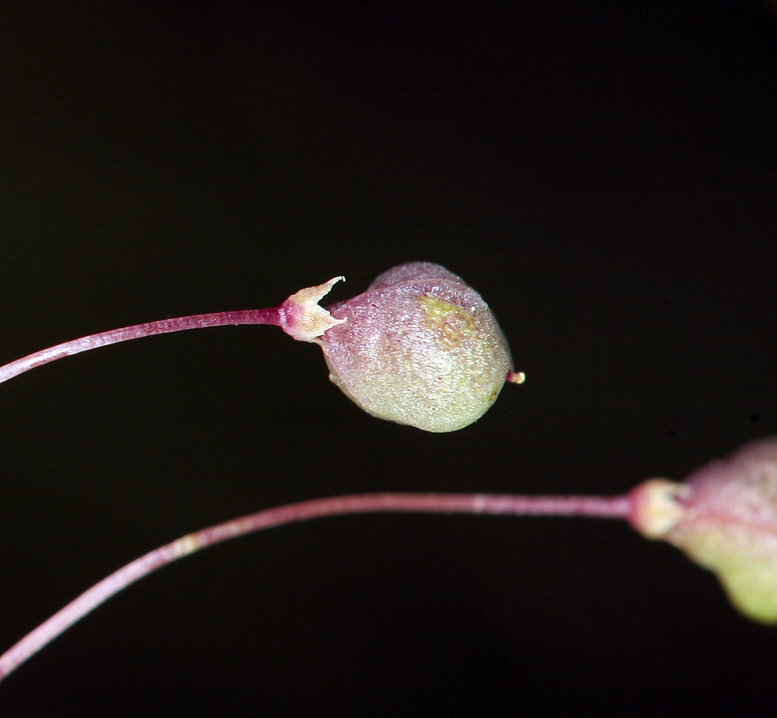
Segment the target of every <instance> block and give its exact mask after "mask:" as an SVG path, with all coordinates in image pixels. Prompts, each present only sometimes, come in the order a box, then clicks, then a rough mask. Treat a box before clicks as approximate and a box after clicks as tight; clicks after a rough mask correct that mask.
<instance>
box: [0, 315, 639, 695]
mask: <svg viewBox="0 0 777 718" xmlns="http://www.w3.org/2000/svg"><path fill="white" fill-rule="evenodd" d="M205 316H209V315H205ZM171 321H173V322H175V321H180V320H171ZM155 324H162V323H159V322H156V323H155ZM140 326H143V327H145V326H150V325H140ZM129 329H130V330H132V329H134V327H130V328H129ZM117 331H127V330H121V329H120V330H117ZM162 331H164V330H162ZM169 331H176V330H175V329H171V330H169ZM108 334H112V332H108ZM98 336H102V335H98ZM127 338H133V337H127ZM117 341H121V339H119V340H117ZM63 346H64V345H63ZM32 356H35V355H34V354H33V355H32ZM630 504H631V501H630V499H629V497H628V496H605V497H597V496H515V495H510V494H507V495H499V494H410V493H384V494H354V495H351V496H333V497H330V498H324V499H313V500H311V501H302V502H299V503H295V504H287V505H286V506H279V507H277V508H273V509H267V510H265V511H259V512H258V513H255V514H250V515H249V516H243V517H242V518H239V519H234V520H232V521H226V522H225V523H222V524H218V525H216V526H211V527H210V528H206V529H203V530H202V531H198V532H196V533H192V534H188V535H187V536H183V537H182V538H179V539H178V540H176V541H173V542H172V543H169V544H166V545H165V546H161V547H160V548H157V549H154V550H153V551H150V552H149V553H147V554H146V555H145V556H141V557H140V558H138V559H136V560H135V561H132V562H131V563H129V564H127V565H126V566H124V568H120V569H119V570H118V571H116V572H115V573H112V574H111V575H110V576H108V577H107V578H104V579H103V580H102V581H100V582H99V583H97V584H95V585H94V586H92V588H90V589H89V590H87V591H86V592H84V593H82V594H81V595H80V596H79V597H78V598H76V599H75V600H74V601H72V602H71V603H69V604H68V605H67V606H65V607H64V608H63V609H61V610H60V611H58V612H57V613H55V614H54V615H53V616H52V617H51V618H49V619H48V620H47V621H45V622H44V623H42V624H41V625H40V626H38V627H37V628H36V629H35V630H33V631H32V632H31V633H29V634H27V635H26V636H25V637H24V638H22V639H21V640H20V641H19V642H18V643H17V644H16V645H15V646H13V647H12V648H11V649H9V650H8V651H6V653H4V654H3V655H2V656H0V680H2V679H3V678H5V677H6V676H7V675H8V674H9V673H11V672H12V671H13V670H14V669H16V668H17V667H18V666H20V665H21V664H22V663H24V662H25V661H26V660H27V659H28V658H30V656H32V655H34V654H35V653H37V652H38V651H39V650H40V649H41V648H43V647H44V646H46V645H47V644H48V643H50V642H51V641H53V640H54V639H55V638H56V637H57V636H59V635H60V634H61V633H63V632H64V631H66V630H67V629H68V628H70V626H72V625H73V624H74V623H75V622H76V621H78V620H79V619H81V618H83V617H84V616H85V615H87V614H88V613H90V612H91V611H92V610H94V609H95V608H97V607H98V606H99V605H100V604H102V603H103V602H104V601H106V600H107V599H109V598H110V597H111V596H114V595H116V594H117V593H118V592H119V591H121V590H122V589H124V588H126V587H127V586H129V585H130V584H132V583H134V582H135V581H137V580H138V579H141V578H143V577H144V576H148V574H150V573H151V572H153V571H155V570H156V569H158V568H161V567H162V566H165V565H166V564H168V563H171V562H172V561H175V560H176V559H178V558H182V557H183V556H188V555H189V554H191V553H194V552H195V551H198V550H199V549H201V548H205V547H206V546H210V545H211V544H215V543H219V542H220V541H225V540H227V539H230V538H235V537H237V536H243V535H245V534H248V533H251V532H252V531H259V530H261V529H267V528H272V527H273V526H282V525H284V524H290V523H294V522H296V521H305V520H307V519H314V518H322V517H324V516H342V515H344V514H361V513H375V512H421V513H459V514H491V515H497V514H505V515H512V516H523V515H535V516H540V515H541V516H552V515H555V516H589V517H596V518H613V519H623V518H627V516H628V514H629V510H630Z"/></svg>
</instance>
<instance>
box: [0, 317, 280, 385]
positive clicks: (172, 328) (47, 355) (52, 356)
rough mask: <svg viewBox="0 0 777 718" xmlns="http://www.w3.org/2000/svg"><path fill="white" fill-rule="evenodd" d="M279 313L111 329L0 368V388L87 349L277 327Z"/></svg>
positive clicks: (36, 353)
mask: <svg viewBox="0 0 777 718" xmlns="http://www.w3.org/2000/svg"><path fill="white" fill-rule="evenodd" d="M280 311H281V308H280V307H273V308H272V309H246V310H242V311H236V312H214V313H212V314H193V315H191V316H188V317H177V318H176V319H161V320H160V321H157V322H147V323H146V324H135V325H133V326H131V327H122V328H121V329H112V330H111V331H108V332H102V333H101V334H91V335H89V336H87V337H81V338H80V339H73V340H72V341H69V342H64V343H63V344H57V345H56V346H54V347H49V348H48V349H43V350H42V351H39V352H35V353H34V354H30V355H29V356H26V357H22V358H21V359H17V360H16V361H12V362H11V363H10V364H6V365H5V366H3V367H0V384H2V383H3V382H4V381H8V380H9V379H13V378H14V377H15V376H18V375H19V374H23V373H24V372H26V371H29V370H30V369H34V368H35V367H38V366H42V365H43V364H48V363H49V362H52V361H56V360H57V359H62V358H63V357H67V356H72V355H73V354H80V353H81V352H85V351H89V350H90V349H97V348H98V347H105V346H108V345H109V344H118V343H119V342H126V341H129V340H130V339H140V338H141V337H149V336H152V335H154V334H169V333H171V332H181V331H184V330H186V329H203V328H205V327H221V326H227V325H235V324H273V325H276V326H278V325H280V323H281V317H280Z"/></svg>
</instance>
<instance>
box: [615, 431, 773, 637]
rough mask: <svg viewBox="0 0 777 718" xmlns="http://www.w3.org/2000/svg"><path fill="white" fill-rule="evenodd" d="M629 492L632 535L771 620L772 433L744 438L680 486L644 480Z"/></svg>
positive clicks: (740, 606) (745, 609) (748, 611)
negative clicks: (666, 550)
mask: <svg viewBox="0 0 777 718" xmlns="http://www.w3.org/2000/svg"><path fill="white" fill-rule="evenodd" d="M629 498H630V500H631V512H630V515H629V521H630V523H631V525H632V526H633V527H634V528H635V529H636V530H637V531H638V532H639V533H641V534H642V535H643V536H645V537H646V538H652V539H663V540H664V541H668V542H669V543H671V544H673V545H675V546H677V547H678V548H679V549H681V550H682V551H683V552H684V553H685V554H686V555H687V556H688V557H689V558H690V559H691V560H693V561H695V562H696V563H698V564H699V565H701V566H704V567H705V568H707V569H709V570H711V571H713V572H714V573H715V574H716V575H717V577H718V578H719V579H720V582H721V583H722V584H723V587H724V588H725V590H726V592H727V594H728V596H729V598H730V600H731V602H732V603H733V604H734V606H735V607H736V608H737V610H739V611H740V612H741V613H742V614H744V615H745V616H747V617H748V618H751V619H753V620H755V621H760V622H762V623H770V624H771V623H777V439H775V438H771V439H764V440H761V441H756V442H754V443H751V444H747V445H745V446H744V447H742V448H741V449H739V451H737V452H736V453H734V454H733V455H732V456H730V457H728V458H727V459H724V460H722V461H713V462H712V463H710V464H707V465H706V466H703V467H702V468H700V469H698V470H697V471H694V472H693V473H692V474H691V475H690V476H689V477H688V478H687V479H686V480H685V482H683V483H682V484H677V483H673V482H669V481H667V480H665V479H650V480H648V481H646V482H644V483H642V484H640V485H639V486H637V487H636V488H634V489H633V490H632V491H631V493H630V494H629Z"/></svg>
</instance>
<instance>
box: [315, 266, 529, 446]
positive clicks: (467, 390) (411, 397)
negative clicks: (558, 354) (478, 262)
mask: <svg viewBox="0 0 777 718" xmlns="http://www.w3.org/2000/svg"><path fill="white" fill-rule="evenodd" d="M329 310H330V312H331V315H332V317H333V318H334V319H335V320H344V321H343V323H340V324H337V325H335V326H332V327H331V328H329V329H327V330H326V331H325V332H324V334H323V336H321V337H320V338H319V339H318V340H317V341H318V342H319V343H320V344H321V346H322V348H323V350H324V357H325V359H326V362H327V365H328V366H329V370H330V374H329V378H330V379H331V380H332V381H333V382H334V383H335V384H336V385H337V386H339V387H340V389H342V391H343V392H344V393H345V394H346V395H347V396H348V397H350V398H351V399H352V400H353V401H354V402H356V404H358V405H359V406H360V407H361V408H362V409H364V410H365V411H367V412H368V413H370V414H372V415H373V416H376V417H379V418H381V419H388V420H389V421H395V422H397V423H399V424H409V425H410V426H415V427H417V428H419V429H423V430H425V431H432V432H446V431H456V430H457V429H462V428H464V427H465V426H468V425H469V424H471V423H472V422H473V421H476V420H477V419H479V418H480V417H481V416H482V415H483V414H484V413H485V412H486V411H487V410H488V409H489V407H490V406H491V405H492V404H493V403H494V401H496V398H497V396H498V395H499V392H500V391H501V389H502V386H503V385H504V383H505V380H506V379H507V378H508V375H510V377H511V380H513V381H521V380H522V375H515V374H513V373H512V360H511V358H510V350H509V348H508V344H507V340H506V339H505V337H504V335H503V333H502V330H501V329H500V328H499V325H498V324H497V321H496V319H495V318H494V315H493V314H492V312H491V310H490V309H489V307H488V305H487V304H486V303H485V302H484V301H483V299H482V298H481V296H480V295H479V294H478V293H477V292H476V291H475V290H474V289H472V288H471V287H469V286H468V285H467V284H466V283H465V282H464V281H463V280H462V279H461V278H460V277H458V276H456V275H455V274H453V273H451V272H449V271H448V270H447V269H445V268H444V267H441V266H440V265H439V264H431V263H429V262H412V263H410V264H403V265H400V266H398V267H394V268H393V269H390V270H388V271H387V272H384V273H383V274H381V275H380V276H379V277H378V278H377V279H376V280H375V281H374V282H373V283H372V284H371V285H370V286H369V288H368V289H367V291H366V292H364V294H360V295H359V296H357V297H354V298H353V299H349V300H347V301H345V302H341V303H339V304H336V305H334V306H332V307H329Z"/></svg>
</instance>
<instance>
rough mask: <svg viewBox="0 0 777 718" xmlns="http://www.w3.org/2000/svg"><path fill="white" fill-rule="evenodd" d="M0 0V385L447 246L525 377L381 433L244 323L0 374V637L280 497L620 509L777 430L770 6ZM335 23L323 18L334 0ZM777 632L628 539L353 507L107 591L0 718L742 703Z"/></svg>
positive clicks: (24, 674)
mask: <svg viewBox="0 0 777 718" xmlns="http://www.w3.org/2000/svg"><path fill="white" fill-rule="evenodd" d="M266 5H268V4H265V3H259V2H257V3H248V2H243V3H241V2H229V1H227V2H219V3H208V2H189V3H187V2H178V3H174V2H173V3H158V2H147V3H123V2H113V3H85V4H83V5H81V4H77V3H68V2H62V3H56V2H24V3H7V4H4V5H3V9H2V11H0V28H2V29H0V33H1V34H2V42H1V43H0V248H1V249H2V257H1V258H0V339H1V341H0V361H10V360H12V359H15V358H17V357H19V356H23V355H25V354H28V353H30V352H32V351H35V350H37V349H41V348H43V347H46V346H49V345H52V344H55V343H57V342H60V341H64V340H67V339H71V338H75V337H77V336H81V335H84V334H88V333H90V332H97V331H102V330H105V329H109V328H113V327H118V326H123V325H128V324H133V323H137V322H143V321H149V320H153V319H162V318H165V317H169V316H178V315H184V314H191V313H199V312H207V311H216V310H226V309H243V308H251V307H259V306H272V305H275V304H278V303H279V302H280V301H282V300H283V299H284V298H285V297H286V296H287V295H288V294H290V293H292V292H294V291H296V290H297V289H299V288H300V287H303V286H307V285H310V284H315V283H318V282H321V281H324V280H326V279H328V278H329V277H331V276H334V275H337V274H340V273H342V274H345V275H347V277H348V283H347V284H346V285H343V286H338V287H337V289H336V290H335V292H333V295H332V299H333V300H338V299H343V298H345V297H346V296H349V295H351V294H356V293H358V292H360V291H362V289H363V288H364V287H365V286H366V285H367V283H368V282H369V281H370V280H371V279H372V278H373V277H374V276H375V275H377V274H378V273H380V272H382V271H383V270H385V269H387V268H388V267H390V266H392V265H394V264H398V263H400V262H404V261H409V260H415V259H423V260H429V261H435V262H439V263H441V264H444V265H445V266H447V267H449V268H450V269H451V270H453V271H455V272H457V273H459V274H461V275H463V276H464V278H465V279H466V280H467V281H469V282H470V283H471V284H472V285H473V286H474V287H475V288H476V289H478V290H479V291H480V292H481V293H482V294H483V295H484V297H485V298H486V300H487V301H489V302H490V303H491V305H492V307H493V308H494V311H495V312H496V314H497V316H498V317H499V319H500V321H501V323H502V326H503V328H504V330H505V332H506V334H507V335H508V336H509V338H510V340H511V343H512V349H513V354H514V357H515V362H516V368H517V369H520V370H524V371H525V372H526V373H527V375H528V380H527V382H526V384H525V385H524V386H520V387H513V386H510V387H508V388H507V389H505V391H504V393H503V396H502V397H501V398H500V400H499V402H498V403H497V405H496V406H495V408H494V409H493V410H492V411H491V412H490V413H489V414H488V415H487V416H486V417H484V418H483V419H482V420H481V421H480V422H478V423H477V424H476V425H474V426H472V427H470V428H468V429H466V430H463V431H461V432H457V433H454V434H448V435H432V434H425V433H422V432H419V431H417V430H413V429H410V428H406V427H400V426H395V425H391V424H388V423H386V422H381V421H378V420H375V419H372V418H370V417H369V416H367V415H366V414H363V413H362V412H361V411H360V410H358V409H357V408H356V407H355V406H353V405H351V404H350V403H349V402H348V401H347V400H346V399H345V398H344V397H343V396H342V395H341V394H340V393H339V392H338V391H337V389H335V388H334V387H333V386H332V385H331V384H330V383H329V382H328V381H327V379H326V371H325V367H324V364H323V362H322V360H321V357H320V352H319V351H318V349H317V348H316V347H314V346H308V345H301V344H296V343H294V342H292V341H291V340H290V339H289V338H288V337H286V336H284V335H283V334H282V333H281V332H280V331H279V330H277V329H274V328H264V327H241V328H223V329H212V330H208V331H202V332H191V333H184V334H176V335H170V336H166V337H156V338H152V339H146V340H143V341H139V342H135V343H130V344H125V345H122V346H118V347H112V348H108V349H103V350H100V351H98V352H93V353H91V354H85V355H82V356H79V357H74V358H71V359H68V360H66V361H62V362H60V363H58V364H55V365H51V366H49V367H46V368H43V369H39V370H36V371H35V372H32V373H30V374H27V375H25V376H23V377H20V378H18V379H15V380H14V381H13V382H11V383H9V384H7V385H4V386H2V387H0V405H1V406H2V409H1V414H0V415H1V416H2V431H1V432H0V476H1V477H2V491H1V492H0V496H1V497H2V499H1V500H0V536H2V547H3V550H2V560H0V606H1V607H2V620H1V621H0V644H2V646H0V647H2V648H5V646H6V645H7V646H10V645H11V644H12V643H13V642H14V641H16V640H17V639H18V638H19V637H21V635H23V634H24V633H25V632H27V631H28V630H29V629H31V628H32V627H33V626H35V625H37V623H38V622H40V621H41V620H42V619H44V618H45V617H47V616H48V615H50V614H51V613H52V612H53V611H54V610H56V609H58V608H60V607H61V606H62V605H63V604H65V603H66V602H67V601H69V600H70V599H71V598H73V597H74V596H75V595H76V594H78V593H79V592H81V591H82V590H83V589H85V588H86V587H88V586H89V585H91V584H92V583H93V582H95V581H96V580H98V579H100V578H102V577H103V576H105V575H106V574H107V573H109V572H111V571H112V570H114V569H115V568H117V567H118V566H120V565H122V564H123V563H125V562H127V561H129V560H130V559H132V558H134V557H136V556H139V555H140V554H142V553H144V552H145V551H147V550H149V549H151V548H153V547H155V546H157V545H159V544H162V543H165V542H167V541H169V540H171V539H173V538H175V537H177V536H180V535H182V534H185V533H187V532H189V531H192V530H195V529H198V528H201V527H204V526H207V525H210V524H213V523H216V522H219V521H223V520H226V519H228V518H232V517H235V516H239V515H241V514H244V513H248V512H250V511H255V510H258V509H261V508H266V507H270V506H274V505H278V504H282V503H285V502H290V501H295V500H301V499H306V498H312V497H317V496H324V495H330V494H338V493H346V492H361V491H371V490H392V489H393V490H419V491H427V490H439V491H453V490H455V491H470V490H471V491H497V492H508V491H509V492H527V493H539V492H576V493H619V492H623V491H625V490H627V489H628V488H630V487H631V486H632V485H634V484H635V483H637V482H639V481H641V480H643V479H645V478H648V477H649V476H653V475H665V476H670V477H673V478H678V479H679V478H682V477H683V476H684V475H686V474H687V473H689V472H690V471H691V470H693V469H694V468H696V467H698V466H700V465H701V464H703V463H705V462H707V461H709V460H710V459H712V458H714V457H718V456H722V455H725V454H727V453H729V452H730V451H732V450H733V449H735V448H736V447H737V446H739V445H741V444H742V443H744V442H745V441H747V440H750V439H753V438H756V437H761V436H766V435H769V434H774V433H777V392H776V391H775V378H776V377H775V368H774V367H775V349H776V348H777V342H776V341H775V316H776V312H777V290H776V288H775V277H776V276H777V275H776V274H775V271H776V270H777V199H776V198H777V132H775V128H776V127H777V101H776V100H775V98H776V97H777V21H775V17H774V16H773V15H771V14H770V13H769V10H768V8H767V6H766V5H761V4H758V3H756V2H733V1H732V2H722V1H721V2H716V1H709V2H702V1H699V2H693V1H691V0H680V1H678V0H674V1H673V2H658V3H621V2H551V3H547V2H531V3H529V2H527V3H503V4H491V3H478V4H473V5H471V6H470V5H468V4H465V3H440V4H439V5H433V4H431V3H396V2H391V3H376V2H363V3H354V4H352V5H350V6H349V5H341V4H337V6H336V8H337V9H333V8H330V9H322V8H321V7H320V6H319V5H318V4H303V3H300V4H296V3H278V4H275V3H273V4H269V5H271V7H270V8H269V9H268V8H267V7H266ZM333 5H334V4H333ZM776 665H777V633H776V632H775V629H771V628H765V627H760V626H757V625H755V624H751V623H749V622H747V621H745V620H744V619H742V618H741V617H739V616H738V615H737V614H736V613H734V612H733V610H732V609H731V608H730V607H729V605H728V604H727V602H726V600H725V598H724V596H723V594H722V592H721V590H720V589H719V587H718V585H717V583H716V581H715V580H714V578H712V576H711V575H709V574H707V573H705V572H704V571H702V570H701V569H699V568H697V567H695V566H694V565H692V564H691V563H689V562H687V561H686V560H685V559H684V558H683V557H682V556H681V555H680V554H679V553H678V552H676V551H675V550H674V549H672V548H670V547H667V546H664V545H660V544H655V543H650V542H647V541H644V540H643V539H641V538H639V537H637V536H636V535H634V534H633V533H632V532H631V531H630V529H628V527H626V526H625V525H622V524H620V523H617V522H591V521H585V520H564V519H555V520H554V519H508V518H471V517H439V516H435V517H423V516H399V517H385V516H384V517H381V516H368V517H353V518H339V519H332V520H326V521H319V522H314V523H310V524H307V525H298V526H293V527H288V528H283V529H278V530H274V531H272V532H268V533H266V534H258V535H255V536H251V537H248V538H244V539H241V540H238V541H235V542H232V543H231V544H225V545H222V546H219V547H216V548H213V549H210V550H208V551H206V552H204V553H201V554H198V555H196V556H194V557H191V558H188V559H186V560H184V561H182V562H180V563H179V564H178V565H174V566H171V567H168V568H167V569H165V570H164V571H162V572H160V573H158V574H156V575H154V576H153V577H151V578H148V579H146V580H144V581H142V582H141V583H139V584H138V585H136V586H134V587H133V588H131V589H130V590H128V591H126V592H125V593H124V594H122V595H121V596H119V597H118V598H116V599H114V600H112V601H111V602H109V603H108V604H107V605H106V606H104V607H102V608H101V609H100V610H98V611H97V612H96V613H94V614H93V615H91V616H89V617H88V618H86V619H85V620H84V621H83V622H82V623H80V624H79V625H78V626H76V627H75V628H74V629H72V630H70V631H69V632H68V633H67V634H66V635H65V636H64V637H62V638H60V639H59V640H58V641H56V643H54V644H53V645H51V646H49V647H48V648H46V649H45V650H44V651H43V652H42V653H41V654H40V655H38V656H36V657H35V658H34V659H32V660H31V661H30V663H29V664H27V665H25V666H23V667H22V668H21V669H19V671H18V672H17V673H16V674H14V675H13V676H11V677H10V678H9V679H8V681H7V682H6V683H4V684H3V685H0V714H1V715H8V716H15V717H22V716H24V717H26V716H46V717H47V718H50V717H52V716H64V715H79V716H124V715H127V716H137V715H155V714H156V715H187V716H188V715H192V716H194V715H207V716H225V715H230V716H233V715H262V716H303V715H322V716H330V715H331V716H399V715H445V716H451V715H475V714H477V715H509V716H518V715H532V716H533V715H543V714H551V715H554V714H555V715H598V716H603V715H613V714H619V715H630V716H653V715H662V716H666V715H700V716H702V715H703V716H711V715H734V714H736V715H767V714H769V712H770V711H771V710H773V706H774V704H775V700H776V699H777V694H775V688H774V686H775V682H774V681H775V666H776Z"/></svg>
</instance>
